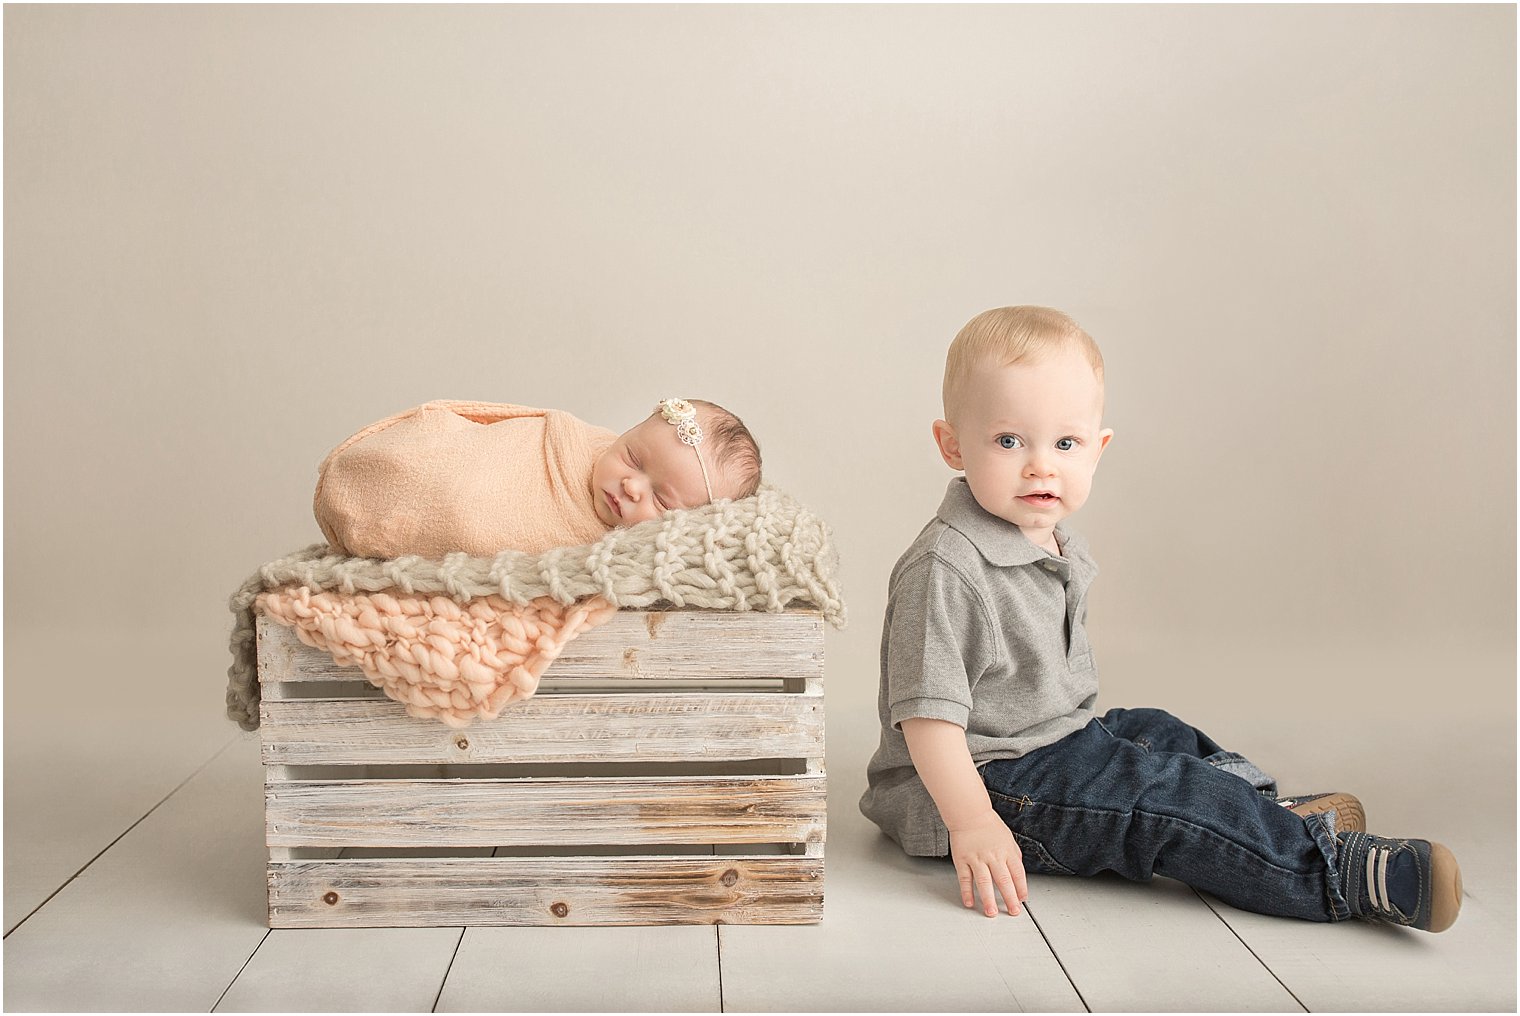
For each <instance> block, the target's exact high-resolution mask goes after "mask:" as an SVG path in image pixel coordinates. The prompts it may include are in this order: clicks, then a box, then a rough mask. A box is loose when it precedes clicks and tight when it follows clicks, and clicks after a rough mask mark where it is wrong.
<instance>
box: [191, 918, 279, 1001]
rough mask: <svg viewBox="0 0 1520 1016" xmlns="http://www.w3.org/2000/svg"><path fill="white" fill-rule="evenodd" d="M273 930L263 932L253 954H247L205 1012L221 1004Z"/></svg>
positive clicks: (268, 929)
mask: <svg viewBox="0 0 1520 1016" xmlns="http://www.w3.org/2000/svg"><path fill="white" fill-rule="evenodd" d="M273 930H274V929H272V928H266V929H265V930H264V937H263V938H261V939H259V944H258V945H256V946H254V947H253V952H251V953H249V954H248V958H247V959H246V960H244V961H243V965H242V966H240V967H238V972H237V973H235V974H233V975H232V980H230V981H228V982H227V987H225V988H223V989H222V993H221V994H220V995H218V996H216V1002H215V1003H214V1004H213V1005H212V1006H211V1008H210V1009H208V1010H206V1011H207V1012H216V1010H217V1006H220V1005H221V1004H222V999H224V998H226V997H227V992H229V991H231V990H232V986H233V985H234V984H236V983H237V982H238V978H239V977H242V976H243V971H245V970H247V969H248V964H250V963H252V962H253V958H254V957H255V956H257V955H258V954H259V950H260V949H262V948H264V943H265V942H268V941H269V932H270V931H273Z"/></svg>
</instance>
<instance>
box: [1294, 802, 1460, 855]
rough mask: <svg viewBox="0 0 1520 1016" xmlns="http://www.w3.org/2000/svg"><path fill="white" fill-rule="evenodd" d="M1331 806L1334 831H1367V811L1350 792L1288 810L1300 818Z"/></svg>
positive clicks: (1318, 812) (1316, 813)
mask: <svg viewBox="0 0 1520 1016" xmlns="http://www.w3.org/2000/svg"><path fill="white" fill-rule="evenodd" d="M1332 808H1334V809H1335V831H1336V832H1338V833H1344V832H1357V833H1364V832H1366V831H1367V812H1366V811H1364V810H1363V809H1362V802H1361V801H1358V800H1357V799H1356V798H1355V797H1354V796H1352V795H1351V794H1326V795H1325V796H1324V797H1316V798H1315V799H1314V800H1312V801H1305V802H1304V803H1302V804H1295V805H1294V806H1293V807H1291V808H1289V809H1288V810H1289V811H1291V812H1292V813H1293V814H1295V815H1297V816H1299V817H1300V818H1308V817H1309V816H1310V815H1318V814H1320V813H1322V812H1326V811H1329V810H1330V809H1332ZM1443 849H1444V848H1443ZM1453 863H1455V862H1453Z"/></svg>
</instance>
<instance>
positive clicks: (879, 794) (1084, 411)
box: [860, 307, 1462, 931]
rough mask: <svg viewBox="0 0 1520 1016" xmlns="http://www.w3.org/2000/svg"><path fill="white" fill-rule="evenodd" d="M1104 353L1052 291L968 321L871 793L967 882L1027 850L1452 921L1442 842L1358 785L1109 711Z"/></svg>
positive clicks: (1240, 903)
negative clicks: (1390, 834) (1091, 522)
mask: <svg viewBox="0 0 1520 1016" xmlns="http://www.w3.org/2000/svg"><path fill="white" fill-rule="evenodd" d="M1103 394H1104V390H1103V357H1102V354H1101V353H1100V352H1099V351H1098V347H1097V344H1096V343H1094V342H1093V340H1092V338H1091V337H1090V336H1089V335H1088V334H1087V333H1086V332H1084V331H1083V330H1082V329H1081V328H1080V327H1078V326H1077V324H1076V322H1074V321H1072V320H1071V318H1069V317H1067V316H1066V315H1065V314H1062V313H1060V312H1059V311H1055V310H1051V309H1049V308H1045V307H1003V308H999V309H996V310H990V311H987V312H986V313H984V314H980V315H978V316H977V317H975V318H973V319H972V320H971V321H970V322H969V323H968V324H967V325H966V327H965V328H963V329H961V332H960V334H959V335H957V336H956V337H955V341H954V342H953V343H951V346H950V352H949V355H948V358H947V361H946V365H945V381H944V403H945V418H944V419H943V420H936V421H935V422H934V428H933V431H934V440H935V442H936V444H937V445H938V446H939V451H940V455H941V456H942V457H943V458H944V460H945V462H946V463H947V464H948V465H949V466H950V468H952V469H956V470H963V471H964V472H965V476H964V477H963V478H962V477H956V478H955V479H953V480H951V481H950V487H949V490H948V491H947V492H946V494H945V499H944V501H943V502H942V503H941V505H940V508H939V511H938V512H937V513H936V515H935V517H934V518H933V519H931V520H930V522H929V524H928V525H927V526H925V527H924V529H923V531H922V532H920V533H919V535H918V538H917V539H916V540H914V542H913V544H912V546H910V547H909V548H908V550H907V552H906V553H905V554H903V556H902V558H901V559H899V560H898V562H897V565H896V567H895V568H893V570H892V577H891V579H890V582H889V586H888V600H887V613H886V620H885V624H884V627H883V631H882V642H881V690H880V695H879V698H878V711H879V714H880V718H881V725H882V733H881V743H880V746H879V747H878V748H877V751H876V754H875V755H874V756H873V757H872V759H871V761H870V764H869V766H868V767H867V772H866V777H867V783H868V787H867V790H866V793H865V796H864V797H863V798H862V799H861V802H860V807H861V811H863V812H864V813H865V815H866V817H868V818H870V819H871V820H872V821H873V822H875V823H876V824H877V825H879V826H880V827H881V828H882V830H883V831H884V832H886V833H887V835H888V836H890V837H892V838H893V839H894V840H896V841H897V843H898V844H899V845H900V846H901V847H902V848H903V849H904V850H905V851H907V852H908V853H909V854H915V855H922V856H931V857H942V856H945V855H946V854H949V855H950V858H951V860H952V861H953V862H954V865H955V871H956V875H957V877H958V878H959V880H960V889H961V902H962V903H963V904H964V905H965V906H967V907H970V906H972V905H973V888H974V889H975V893H976V897H977V898H979V899H980V900H981V904H982V909H983V911H984V912H985V913H986V914H987V916H989V917H991V916H993V915H995V914H996V913H997V899H996V897H995V896H994V887H996V892H997V893H998V894H1000V895H1001V896H1002V898H1003V901H1004V904H1005V905H1006V907H1007V911H1008V913H1009V914H1017V913H1019V912H1020V911H1021V909H1022V908H1021V907H1020V905H1019V904H1020V901H1023V900H1025V899H1027V898H1028V890H1027V887H1026V883H1025V877H1024V872H1025V870H1026V869H1027V870H1029V871H1036V872H1045V873H1054V874H1062V875H1094V874H1097V873H1098V872H1100V871H1114V872H1117V873H1119V874H1120V875H1123V876H1124V877H1125V878H1130V879H1135V880H1138V881H1146V880H1148V879H1150V877H1151V876H1152V875H1157V874H1159V875H1164V876H1167V877H1170V878H1175V879H1178V880H1180V881H1182V882H1185V883H1187V884H1188V885H1191V886H1196V887H1197V888H1199V889H1202V890H1204V891H1206V892H1210V893H1213V894H1214V895H1215V896H1218V897H1219V898H1220V899H1222V900H1224V901H1225V902H1227V903H1229V904H1231V905H1232V906H1236V907H1240V908H1241V909H1244V910H1252V911H1256V912H1258V913H1263V914H1278V915H1283V916H1291V917H1300V918H1305V919H1308V920H1311V921H1339V920H1345V919H1347V918H1351V917H1357V918H1361V919H1364V920H1369V921H1381V922H1387V923H1391V924H1400V925H1407V926H1411V927H1415V928H1420V929H1422V930H1425V931H1444V930H1445V929H1446V928H1448V927H1450V925H1451V923H1452V922H1453V921H1454V920H1456V916H1457V911H1458V909H1459V908H1460V907H1461V905H1462V879H1461V873H1460V871H1459V870H1458V867H1457V863H1456V860H1455V859H1454V858H1453V857H1452V854H1451V852H1450V851H1449V850H1447V849H1446V848H1445V847H1444V846H1442V845H1441V844H1439V843H1430V842H1428V841H1426V840H1413V839H1387V838H1384V837H1380V836H1371V835H1368V834H1367V833H1366V832H1365V831H1364V823H1363V817H1362V808H1361V804H1360V802H1358V801H1357V800H1356V798H1354V797H1352V796H1351V795H1350V794H1317V795H1312V796H1310V797H1305V798H1296V799H1289V798H1279V797H1277V796H1276V790H1277V787H1276V784H1275V782H1274V781H1273V780H1272V778H1271V777H1270V776H1268V775H1267V774H1265V773H1263V772H1262V771H1261V770H1259V769H1257V768H1256V767H1255V766H1253V765H1252V764H1251V763H1250V762H1249V761H1248V760H1246V759H1245V758H1243V757H1242V756H1240V755H1238V754H1235V753H1233V752H1228V751H1225V750H1223V749H1222V748H1221V747H1220V746H1219V745H1218V744H1216V743H1214V741H1212V740H1211V739H1210V738H1209V737H1208V736H1207V735H1205V734H1204V733H1203V732H1202V731H1200V730H1197V729H1196V728H1194V727H1191V726H1189V725H1188V724H1186V723H1184V722H1182V721H1181V720H1179V719H1177V718H1176V717H1174V716H1171V715H1170V714H1168V713H1166V712H1163V711H1161V710H1159V709H1112V710H1109V711H1108V712H1107V713H1105V714H1104V715H1102V716H1101V717H1099V716H1096V715H1095V713H1094V709H1093V703H1094V702H1095V701H1096V699H1097V695H1098V675H1097V670H1096V669H1095V667H1094V664H1093V658H1092V650H1091V648H1090V647H1089V645H1088V642H1087V636H1086V634H1085V632H1084V630H1083V625H1084V624H1085V622H1086V620H1087V591H1088V587H1089V585H1090V584H1091V582H1092V579H1093V576H1094V575H1095V574H1096V573H1097V567H1096V565H1094V563H1093V560H1092V558H1091V557H1089V556H1088V553H1087V545H1086V543H1085V542H1084V541H1083V540H1082V538H1081V537H1079V536H1078V535H1077V534H1076V533H1074V532H1072V531H1071V530H1070V529H1069V528H1068V527H1067V526H1066V525H1065V523H1064V521H1063V520H1064V519H1065V518H1066V517H1067V516H1069V515H1071V514H1072V513H1073V512H1075V511H1076V510H1077V509H1079V508H1081V507H1082V505H1083V503H1084V502H1085V501H1086V500H1087V495H1088V492H1089V490H1090V488H1091V485H1092V477H1093V473H1094V471H1095V470H1096V468H1097V465H1098V459H1099V458H1100V457H1101V456H1102V454H1103V450H1104V448H1106V447H1107V445H1108V442H1109V441H1110V439H1112V437H1113V431H1112V430H1109V429H1106V428H1103V427H1102V426H1101V422H1102V414H1103Z"/></svg>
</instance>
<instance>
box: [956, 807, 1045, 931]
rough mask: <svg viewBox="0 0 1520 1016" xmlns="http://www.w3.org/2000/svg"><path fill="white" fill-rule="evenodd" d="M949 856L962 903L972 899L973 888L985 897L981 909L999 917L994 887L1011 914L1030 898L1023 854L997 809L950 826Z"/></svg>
mask: <svg viewBox="0 0 1520 1016" xmlns="http://www.w3.org/2000/svg"><path fill="white" fill-rule="evenodd" d="M950 858H951V860H953V861H954V862H955V874H956V877H957V878H959V879H960V883H961V903H963V904H964V905H965V906H967V907H969V906H971V905H972V903H973V899H972V895H971V890H972V886H975V887H976V893H977V895H978V896H980V897H981V900H982V912H983V913H985V914H986V915H987V916H988V917H996V916H997V912H998V906H997V897H996V896H994V895H993V891H992V887H993V886H994V885H995V886H997V891H998V892H999V893H1002V895H1003V903H1004V904H1005V905H1006V906H1007V908H1008V914H1009V916H1010V917H1013V916H1017V915H1018V914H1019V913H1021V912H1022V911H1023V907H1021V906H1019V904H1020V902H1021V901H1023V900H1027V899H1029V887H1028V886H1027V885H1026V884H1025V880H1024V855H1023V852H1022V851H1020V850H1019V845H1018V842H1017V841H1016V840H1014V838H1013V833H1012V832H1010V831H1009V829H1008V827H1007V826H1006V825H1004V824H1003V820H1002V819H1001V818H999V817H998V814H997V812H995V811H991V810H989V811H987V812H986V813H984V814H983V815H982V816H980V817H979V818H978V819H977V820H976V821H974V822H971V823H970V824H968V825H965V826H962V827H960V828H957V829H951V830H950Z"/></svg>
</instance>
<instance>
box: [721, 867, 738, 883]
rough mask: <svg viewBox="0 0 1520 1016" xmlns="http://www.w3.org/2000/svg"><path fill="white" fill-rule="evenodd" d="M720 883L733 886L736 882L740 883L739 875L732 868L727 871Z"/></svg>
mask: <svg viewBox="0 0 1520 1016" xmlns="http://www.w3.org/2000/svg"><path fill="white" fill-rule="evenodd" d="M718 881H719V882H722V883H723V884H724V885H733V884H734V883H735V882H737V881H739V873H738V872H737V871H735V870H734V869H732V868H730V869H728V870H727V871H725V872H724V873H723V874H722V876H720V877H719V879H718Z"/></svg>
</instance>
